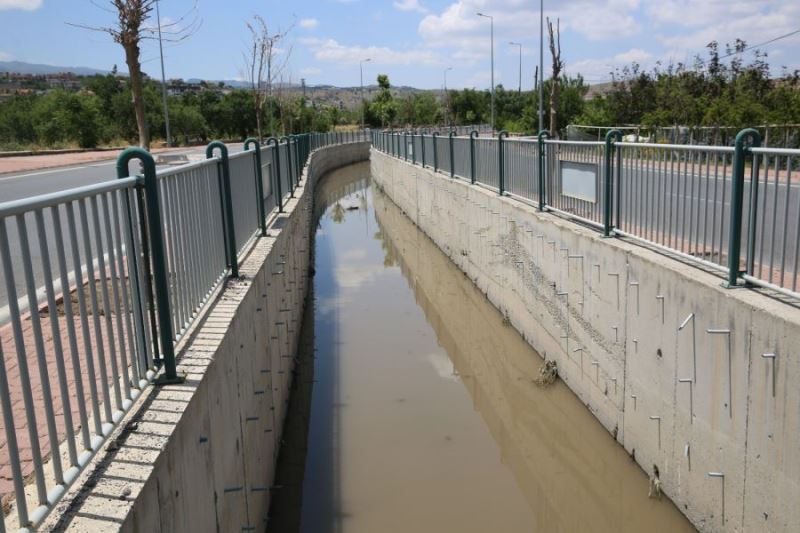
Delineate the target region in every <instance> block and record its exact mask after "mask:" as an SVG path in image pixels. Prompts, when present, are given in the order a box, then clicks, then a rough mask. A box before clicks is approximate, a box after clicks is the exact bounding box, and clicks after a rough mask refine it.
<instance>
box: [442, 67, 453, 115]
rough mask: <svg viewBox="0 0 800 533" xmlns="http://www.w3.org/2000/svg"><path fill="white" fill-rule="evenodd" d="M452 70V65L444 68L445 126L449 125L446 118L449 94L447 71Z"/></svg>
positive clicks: (448, 107) (448, 108) (448, 110)
mask: <svg viewBox="0 0 800 533" xmlns="http://www.w3.org/2000/svg"><path fill="white" fill-rule="evenodd" d="M448 70H453V67H447V68H446V69H444V125H445V127H447V126H449V125H450V123H449V122H450V121H449V120H448V118H449V117H448V115H449V113H450V95H448V94H447V71H448Z"/></svg>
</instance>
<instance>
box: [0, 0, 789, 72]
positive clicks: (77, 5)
mask: <svg viewBox="0 0 800 533" xmlns="http://www.w3.org/2000/svg"><path fill="white" fill-rule="evenodd" d="M544 3H545V14H546V15H549V16H551V17H558V18H560V20H561V29H562V39H561V45H562V57H563V59H564V61H565V63H566V71H567V73H569V74H577V73H581V74H583V75H584V77H585V78H587V80H589V81H591V82H597V81H604V80H608V79H609V78H610V76H609V74H608V73H609V72H610V71H611V70H612V69H613V68H614V67H617V66H622V65H624V64H627V63H630V61H634V60H635V61H638V62H639V63H641V64H642V65H644V66H652V65H653V64H654V63H655V62H656V61H662V62H669V61H687V60H691V58H692V57H693V56H694V55H695V54H696V53H698V52H700V53H702V52H704V47H705V44H706V43H708V42H709V41H711V40H712V39H717V40H719V41H720V42H722V43H724V42H732V41H733V40H734V39H735V38H736V37H740V38H743V39H745V40H746V41H747V42H748V43H752V44H756V43H760V42H764V41H767V40H770V39H773V38H775V37H778V36H781V35H784V34H787V33H789V32H792V31H795V30H800V1H798V0H560V1H558V2H556V1H554V0H545V2H544ZM106 4H108V0H95V2H94V3H92V2H91V1H90V0H0V60H19V61H27V62H34V63H48V64H55V65H70V66H89V67H95V68H102V69H110V68H111V66H112V65H114V64H118V65H120V68H121V69H124V56H123V53H122V49H121V47H120V46H119V45H117V44H114V43H113V42H112V41H111V39H110V38H109V37H108V36H107V35H105V34H102V33H93V32H90V31H87V30H83V29H79V28H75V27H72V26H69V25H68V24H67V22H74V23H77V24H83V25H87V26H107V25H110V24H113V21H114V16H113V14H112V13H109V12H107V11H104V10H102V9H100V7H98V5H100V6H104V5H106ZM195 5H196V10H197V16H198V17H199V18H200V19H201V20H202V27H201V28H200V30H199V31H197V32H196V33H195V34H194V35H193V36H192V37H191V38H190V39H188V40H186V41H184V42H181V43H177V44H171V45H169V46H167V48H166V50H165V53H166V63H167V65H166V66H167V75H168V77H183V78H189V77H197V78H204V79H235V78H242V77H243V65H244V60H243V57H242V52H243V51H244V50H245V49H246V47H247V37H246V35H247V34H246V30H245V21H246V20H247V19H249V18H250V17H252V15H254V14H260V15H262V16H263V17H264V18H265V19H266V20H267V22H268V24H270V25H271V26H272V27H274V28H284V29H285V28H288V27H290V26H292V25H294V28H293V30H292V31H291V32H290V34H289V39H288V40H287V42H286V46H285V47H284V50H285V51H288V50H291V56H290V63H289V68H288V69H287V71H286V78H287V79H291V81H294V82H297V81H299V79H300V78H306V80H307V82H308V83H309V84H311V85H316V84H334V85H339V86H354V85H358V83H359V69H358V64H359V60H360V59H365V58H368V57H369V58H371V59H372V61H371V62H370V63H368V64H366V65H365V72H364V77H365V80H370V81H372V80H374V79H375V76H376V75H377V74H378V73H387V74H389V77H390V79H391V81H392V83H393V84H395V85H412V86H416V87H422V88H440V87H441V86H442V83H443V77H444V76H443V74H444V70H445V69H446V68H448V67H452V71H450V72H448V86H450V87H479V88H484V87H488V86H489V79H490V69H489V57H490V56H489V42H490V39H489V21H488V20H487V19H483V18H479V17H477V16H476V15H475V13H476V12H478V11H481V12H484V13H487V14H490V15H493V16H494V21H495V59H496V70H495V79H496V81H497V82H498V83H503V84H504V85H506V86H507V87H516V86H517V84H518V61H519V56H518V49H517V48H516V47H512V46H511V45H509V44H508V43H509V41H517V42H521V43H522V44H523V46H524V48H523V50H524V55H523V82H522V84H523V87H524V88H529V87H530V86H531V85H532V83H533V76H534V67H535V65H536V63H537V62H538V31H539V23H538V21H539V19H538V12H539V2H538V0H302V1H295V2H291V1H287V0H282V1H276V0H227V1H225V2H221V1H218V0H217V1H213V0H161V8H162V17H164V18H165V19H167V20H177V19H179V18H180V17H181V16H182V15H184V14H186V13H187V12H189V11H190V10H191V9H192V8H193V6H195ZM764 50H766V51H767V52H768V53H769V59H770V63H771V65H772V70H773V73H774V74H777V73H779V72H780V69H781V67H782V66H788V67H790V68H792V69H795V68H800V34H795V35H793V36H791V37H789V38H785V39H782V40H779V41H777V42H775V43H772V44H769V45H766V46H765V47H764ZM157 58H158V56H157V47H156V46H155V43H154V42H151V41H148V42H146V43H145V44H144V46H143V57H142V59H143V68H144V69H145V71H146V72H148V73H149V74H151V75H154V76H157V75H158V74H159V67H158V60H157ZM548 68H549V66H548V60H547V52H546V53H545V72H547V69H548Z"/></svg>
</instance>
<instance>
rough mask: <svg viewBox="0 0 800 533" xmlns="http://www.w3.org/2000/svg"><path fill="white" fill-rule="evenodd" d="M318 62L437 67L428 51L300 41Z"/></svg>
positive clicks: (333, 42)
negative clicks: (366, 61) (360, 62)
mask: <svg viewBox="0 0 800 533" xmlns="http://www.w3.org/2000/svg"><path fill="white" fill-rule="evenodd" d="M300 42H301V44H304V45H306V46H308V47H309V49H310V50H311V52H312V53H313V54H314V57H315V58H316V59H317V60H319V61H328V62H336V63H349V64H358V62H359V61H362V60H364V59H367V58H369V59H371V60H372V62H373V63H376V64H378V65H420V64H422V65H437V64H439V63H440V61H439V58H438V56H437V55H436V54H434V53H433V52H431V51H428V50H414V49H412V50H403V51H398V50H392V49H391V48H387V47H385V46H346V45H343V44H340V43H339V42H338V41H336V40H334V39H314V38H310V39H300Z"/></svg>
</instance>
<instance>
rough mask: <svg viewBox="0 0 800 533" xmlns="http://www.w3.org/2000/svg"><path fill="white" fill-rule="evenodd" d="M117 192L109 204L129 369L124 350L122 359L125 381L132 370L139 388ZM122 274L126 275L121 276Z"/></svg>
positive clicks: (126, 252)
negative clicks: (112, 219) (112, 220)
mask: <svg viewBox="0 0 800 533" xmlns="http://www.w3.org/2000/svg"><path fill="white" fill-rule="evenodd" d="M119 194H121V192H120V191H116V192H114V193H112V196H111V206H112V208H113V211H114V239H115V240H116V242H117V245H118V246H119V253H118V254H117V268H118V269H119V272H120V277H119V279H120V289H121V292H122V296H121V299H122V310H123V317H124V323H125V331H126V335H125V337H126V338H127V340H128V351H129V352H130V367H131V368H130V370H128V369H127V368H128V364H129V363H128V360H127V356H125V354H124V352H123V360H124V361H125V365H126V366H125V376H126V381H128V380H129V379H128V378H129V376H130V374H129V372H132V374H133V375H132V379H130V381H132V382H133V385H134V388H139V381H140V380H141V379H142V376H141V374H140V373H139V365H137V364H136V347H135V340H136V335H137V334H136V332H135V329H134V327H133V324H132V317H133V312H132V306H131V305H130V304H131V302H132V300H130V299H129V298H130V297H131V295H130V294H129V293H128V285H129V284H131V283H132V282H131V279H132V278H131V272H130V271H127V272H126V270H125V259H124V255H123V253H122V250H123V247H125V255H127V254H129V253H131V250H130V249H129V248H128V247H127V246H125V244H124V243H123V240H122V234H123V232H122V230H121V227H120V216H121V214H122V213H121V211H120V208H119V206H120V202H119ZM123 274H127V275H125V276H123ZM131 286H132V285H131ZM126 393H127V394H128V399H132V397H131V395H130V388H129V387H126Z"/></svg>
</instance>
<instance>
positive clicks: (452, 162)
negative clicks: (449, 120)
mask: <svg viewBox="0 0 800 533" xmlns="http://www.w3.org/2000/svg"><path fill="white" fill-rule="evenodd" d="M447 136H448V137H449V144H450V146H449V149H450V177H451V178H455V177H456V161H455V157H454V153H455V151H454V149H453V143H454V141H453V137H455V136H456V132H454V131H451V132H450V133H449V134H448V135H447Z"/></svg>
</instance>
